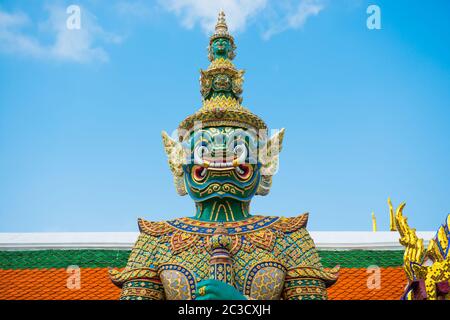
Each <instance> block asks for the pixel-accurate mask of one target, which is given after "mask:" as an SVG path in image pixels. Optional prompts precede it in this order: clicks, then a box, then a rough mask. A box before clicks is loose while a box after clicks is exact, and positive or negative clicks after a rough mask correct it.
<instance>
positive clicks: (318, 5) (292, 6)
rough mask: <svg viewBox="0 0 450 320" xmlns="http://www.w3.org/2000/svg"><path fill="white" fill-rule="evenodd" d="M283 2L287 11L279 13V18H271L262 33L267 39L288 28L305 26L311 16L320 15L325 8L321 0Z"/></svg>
mask: <svg viewBox="0 0 450 320" xmlns="http://www.w3.org/2000/svg"><path fill="white" fill-rule="evenodd" d="M283 2H284V8H285V10H284V12H285V13H284V14H281V15H279V16H278V18H277V19H271V21H270V22H269V24H268V27H267V29H266V30H265V31H264V32H263V34H262V36H263V38H264V39H266V40H267V39H270V38H271V37H272V36H273V35H275V34H277V33H281V32H283V31H286V30H288V29H299V28H301V27H303V26H304V25H305V23H306V21H307V20H308V18H309V17H312V16H316V15H318V14H319V13H320V12H321V11H322V10H323V9H324V5H323V3H322V2H321V1H319V0H300V1H282V2H281V3H283ZM282 12H283V11H282Z"/></svg>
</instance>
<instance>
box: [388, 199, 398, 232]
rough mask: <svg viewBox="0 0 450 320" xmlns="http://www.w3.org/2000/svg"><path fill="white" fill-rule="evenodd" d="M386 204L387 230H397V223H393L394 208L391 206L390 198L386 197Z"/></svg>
mask: <svg viewBox="0 0 450 320" xmlns="http://www.w3.org/2000/svg"><path fill="white" fill-rule="evenodd" d="M388 205H389V230H390V231H397V225H396V224H395V215H394V208H393V207H392V202H391V198H390V197H389V198H388Z"/></svg>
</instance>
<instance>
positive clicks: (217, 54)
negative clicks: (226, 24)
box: [208, 38, 235, 61]
mask: <svg viewBox="0 0 450 320" xmlns="http://www.w3.org/2000/svg"><path fill="white" fill-rule="evenodd" d="M234 49H235V47H234V45H233V44H231V42H230V40H229V39H227V38H217V39H215V40H214V41H213V42H212V43H211V44H210V45H209V48H208V51H209V54H208V57H209V60H210V61H213V60H214V59H218V58H223V59H230V60H232V59H233V58H234V57H235V54H234Z"/></svg>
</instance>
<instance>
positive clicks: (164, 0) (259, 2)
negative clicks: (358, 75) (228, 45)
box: [160, 0, 267, 33]
mask: <svg viewBox="0 0 450 320" xmlns="http://www.w3.org/2000/svg"><path fill="white" fill-rule="evenodd" d="M160 4H161V5H162V6H163V7H164V8H166V9H167V10H169V11H171V12H173V13H175V14H176V15H177V16H179V17H180V18H181V22H182V24H183V26H185V27H186V28H189V29H191V28H193V27H194V26H195V25H196V24H197V23H198V24H199V25H200V26H201V28H202V29H203V31H205V32H206V33H210V32H211V31H212V30H214V25H215V23H216V21H217V13H218V12H219V10H220V9H223V10H224V11H225V14H226V18H227V23H228V27H229V29H230V30H231V31H236V30H244V29H245V27H246V25H247V22H248V20H249V19H250V18H252V17H253V16H255V15H256V14H257V13H258V12H260V11H261V10H263V9H264V8H265V6H266V4H267V0H214V1H212V0H160Z"/></svg>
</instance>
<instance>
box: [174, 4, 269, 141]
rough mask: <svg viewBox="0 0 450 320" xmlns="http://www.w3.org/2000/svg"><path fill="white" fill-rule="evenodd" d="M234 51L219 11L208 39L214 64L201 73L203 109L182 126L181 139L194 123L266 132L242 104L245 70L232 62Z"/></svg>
mask: <svg viewBox="0 0 450 320" xmlns="http://www.w3.org/2000/svg"><path fill="white" fill-rule="evenodd" d="M235 50H236V45H235V44H234V38H233V36H232V35H231V34H230V33H229V32H228V25H227V22H226V20H225V13H224V12H223V11H220V13H219V16H218V18H217V23H216V26H215V30H214V34H213V35H211V37H210V40H209V46H208V58H209V60H210V61H211V63H210V65H209V66H208V68H207V69H206V70H200V92H201V94H202V107H201V108H200V110H199V111H198V112H196V113H195V114H193V115H191V116H189V117H187V118H186V119H185V120H184V121H183V122H182V123H181V124H180V126H179V129H181V130H182V132H181V133H180V134H181V135H180V139H181V140H184V138H186V137H187V136H188V134H189V133H190V132H191V130H193V127H194V123H195V122H198V121H201V122H202V126H203V127H206V126H214V127H219V126H233V127H241V128H252V129H256V130H259V129H266V125H265V123H264V122H263V121H262V120H261V119H260V118H259V117H258V116H256V115H254V114H253V113H251V112H250V111H249V110H247V109H246V108H244V107H243V106H242V105H241V103H242V97H241V94H242V85H243V83H244V70H238V69H236V67H235V66H234V64H233V62H232V60H233V59H234V57H235Z"/></svg>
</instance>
